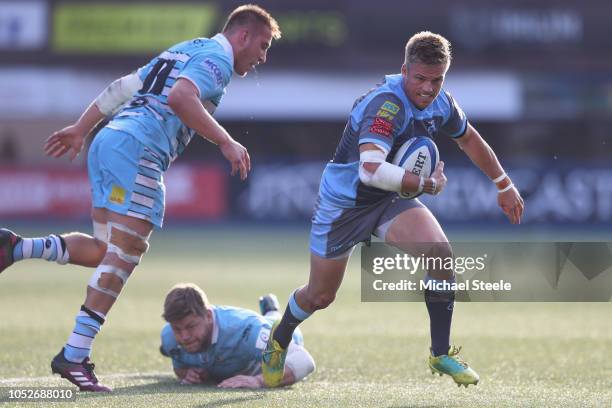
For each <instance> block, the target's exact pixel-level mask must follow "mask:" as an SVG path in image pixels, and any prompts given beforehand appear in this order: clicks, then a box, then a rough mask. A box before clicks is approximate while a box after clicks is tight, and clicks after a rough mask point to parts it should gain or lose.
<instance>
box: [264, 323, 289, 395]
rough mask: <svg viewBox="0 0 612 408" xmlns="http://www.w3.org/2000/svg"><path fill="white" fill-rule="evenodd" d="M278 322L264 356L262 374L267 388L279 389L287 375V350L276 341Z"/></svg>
mask: <svg viewBox="0 0 612 408" xmlns="http://www.w3.org/2000/svg"><path fill="white" fill-rule="evenodd" d="M278 323H279V322H278V321H276V322H274V324H273V325H272V329H271V330H270V338H269V339H268V344H267V345H266V349H265V350H264V351H263V354H262V358H261V359H262V361H261V373H262V374H263V379H264V384H265V386H266V387H278V386H279V385H280V384H281V382H282V381H283V376H284V375H285V357H287V349H284V348H282V347H281V346H280V344H278V342H277V341H276V340H274V332H275V331H276V328H277V327H278Z"/></svg>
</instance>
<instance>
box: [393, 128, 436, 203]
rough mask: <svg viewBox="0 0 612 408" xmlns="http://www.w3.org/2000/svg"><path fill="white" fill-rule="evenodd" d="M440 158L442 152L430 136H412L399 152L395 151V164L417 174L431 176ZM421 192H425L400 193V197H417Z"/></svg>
mask: <svg viewBox="0 0 612 408" xmlns="http://www.w3.org/2000/svg"><path fill="white" fill-rule="evenodd" d="M439 160H440V154H439V153H438V147H437V146H436V144H435V143H434V141H433V140H431V138H429V137H423V136H417V137H411V138H410V139H408V140H407V141H406V142H404V144H403V145H402V146H401V147H400V148H399V150H398V151H397V153H395V157H394V158H393V164H395V165H396V166H400V167H403V168H404V169H405V170H408V171H409V172H411V173H412V174H416V175H417V176H423V177H429V176H431V173H433V171H434V169H435V168H436V165H437V164H438V161H439ZM421 194H423V193H410V194H402V193H400V197H402V198H408V199H410V198H416V197H418V196H420V195H421Z"/></svg>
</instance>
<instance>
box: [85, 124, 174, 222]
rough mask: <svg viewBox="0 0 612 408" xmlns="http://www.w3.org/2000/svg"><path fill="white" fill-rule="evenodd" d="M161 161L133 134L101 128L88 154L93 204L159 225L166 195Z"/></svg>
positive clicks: (162, 217) (95, 206)
mask: <svg viewBox="0 0 612 408" xmlns="http://www.w3.org/2000/svg"><path fill="white" fill-rule="evenodd" d="M162 163H163V162H162V160H161V158H160V157H159V155H157V154H156V153H154V152H153V151H151V149H149V148H148V147H146V146H144V145H143V144H142V143H140V142H139V141H138V140H136V138H134V137H133V136H131V135H129V134H127V133H124V132H121V131H119V130H114V129H109V128H103V129H102V130H101V131H100V132H99V133H98V134H97V135H96V137H95V139H94V141H93V143H92V144H91V146H90V148H89V155H88V157H87V170H88V173H89V182H90V184H91V197H92V203H93V207H94V208H106V209H108V210H110V211H113V212H116V213H118V214H122V215H127V216H130V217H134V218H140V219H142V220H146V221H149V222H150V223H152V224H153V225H155V226H156V227H158V228H161V226H162V224H163V220H164V203H165V196H166V188H165V186H164V179H163V170H162V169H163V166H162Z"/></svg>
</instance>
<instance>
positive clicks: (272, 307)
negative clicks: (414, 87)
mask: <svg viewBox="0 0 612 408" xmlns="http://www.w3.org/2000/svg"><path fill="white" fill-rule="evenodd" d="M279 310H280V303H278V299H277V298H276V295H274V294H272V293H269V294H267V295H265V296H262V297H260V298H259V312H260V313H261V315H262V316H265V315H266V314H267V313H268V312H278V311H279Z"/></svg>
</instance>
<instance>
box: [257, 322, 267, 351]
mask: <svg viewBox="0 0 612 408" xmlns="http://www.w3.org/2000/svg"><path fill="white" fill-rule="evenodd" d="M269 338H270V329H266V328H265V327H263V328H262V329H261V330H260V331H259V334H258V335H257V341H256V342H255V348H257V349H259V350H264V349H265V348H266V345H267V344H268V339H269Z"/></svg>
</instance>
